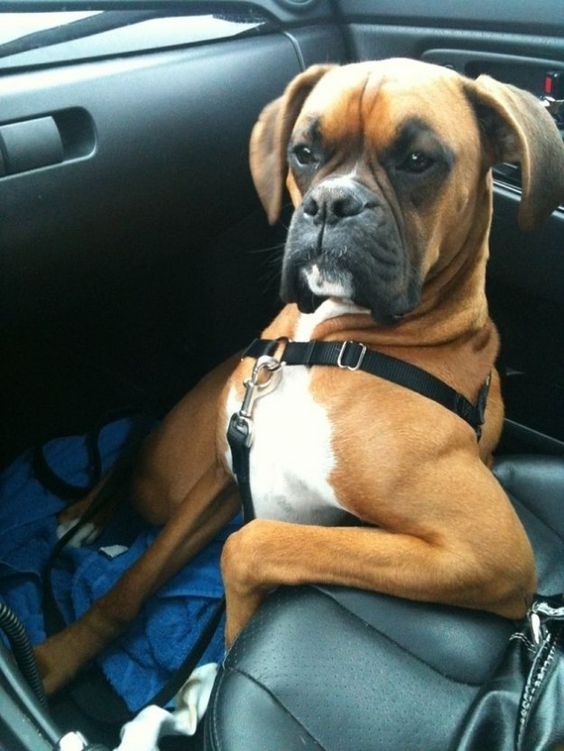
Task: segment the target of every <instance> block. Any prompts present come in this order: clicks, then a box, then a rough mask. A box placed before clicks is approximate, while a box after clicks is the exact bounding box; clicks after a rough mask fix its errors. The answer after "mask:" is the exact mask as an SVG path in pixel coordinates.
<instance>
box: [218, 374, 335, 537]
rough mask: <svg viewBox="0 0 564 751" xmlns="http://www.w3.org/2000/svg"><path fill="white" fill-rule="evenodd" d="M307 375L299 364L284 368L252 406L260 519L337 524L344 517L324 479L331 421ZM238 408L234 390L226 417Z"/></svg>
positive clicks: (255, 502)
mask: <svg viewBox="0 0 564 751" xmlns="http://www.w3.org/2000/svg"><path fill="white" fill-rule="evenodd" d="M310 377H311V376H310V373H309V371H308V370H307V368H306V367H305V366H303V365H294V366H287V367H284V369H283V371H282V377H281V379H280V383H279V384H278V386H277V388H276V389H275V390H274V391H272V392H271V393H269V394H266V395H265V396H263V397H262V398H260V399H259V400H258V401H257V402H256V404H255V410H254V414H253V420H254V424H255V429H254V442H253V445H252V447H251V454H250V476H251V491H252V496H253V505H254V510H255V515H256V516H257V517H258V518H263V519H278V520H281V521H289V522H299V523H301V524H323V525H335V524H339V522H341V521H342V520H344V518H345V516H346V512H345V511H344V509H343V508H342V506H341V505H340V504H339V501H338V499H337V497H336V495H335V492H334V490H333V488H332V487H331V485H330V484H329V482H328V477H329V475H330V473H331V470H332V469H333V466H334V463H335V460H334V456H333V452H332V450H331V425H330V423H329V420H328V419H327V415H326V413H325V410H324V409H323V407H322V406H321V405H319V404H317V402H315V401H314V399H313V397H312V395H311V393H310V390H309V379H310ZM240 406H241V404H240V400H239V399H237V397H236V394H235V389H232V390H231V393H230V394H229V397H228V400H227V415H228V416H229V417H230V416H231V415H232V414H233V412H236V411H237V410H238V409H239V407H240ZM227 453H228V456H227V464H228V466H229V467H231V455H230V451H229V450H228V452H227Z"/></svg>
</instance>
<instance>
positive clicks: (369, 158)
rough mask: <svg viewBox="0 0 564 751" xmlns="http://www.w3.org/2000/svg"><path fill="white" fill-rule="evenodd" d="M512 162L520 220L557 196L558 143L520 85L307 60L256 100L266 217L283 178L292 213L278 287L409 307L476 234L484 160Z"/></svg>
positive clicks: (316, 296)
mask: <svg viewBox="0 0 564 751" xmlns="http://www.w3.org/2000/svg"><path fill="white" fill-rule="evenodd" d="M502 161H503V162H515V161H518V162H520V163H521V166H522V174H523V197H522V201H521V206H520V212H519V221H520V223H521V226H522V227H523V228H525V229H530V228H532V227H534V226H535V225H536V224H537V223H539V222H540V221H542V220H543V219H544V218H546V216H547V215H548V214H549V213H550V212H551V211H552V210H553V209H554V208H555V207H556V206H557V205H558V203H559V202H560V201H564V147H563V145H562V141H561V138H560V136H559V134H558V130H557V128H556V127H555V125H554V123H553V122H552V119H551V118H550V116H549V115H548V114H547V113H546V112H545V110H544V108H543V107H542V105H541V104H540V103H539V102H538V101H537V100H536V99H535V98H534V97H533V96H531V95H529V94H527V93H526V92H524V91H521V90H519V89H516V88H514V87H512V86H508V85H504V84H501V83H498V82H497V81H494V80H493V79H491V78H489V77H487V76H480V77H479V78H478V79H477V80H475V81H473V80H471V79H467V78H463V77H462V76H459V75H458V74H457V73H455V72H453V71H451V70H448V69H446V68H442V67H439V66H435V65H429V64H425V63H421V62H416V61H413V60H407V59H406V60H399V59H398V60H385V61H379V62H373V63H358V64H353V65H346V66H343V67H339V66H331V65H316V66H313V67H311V68H309V69H308V70H306V71H305V72H304V73H302V74H300V75H299V76H297V77H296V78H295V79H294V80H293V81H292V82H291V83H290V84H289V86H288V87H287V89H286V91H285V93H284V94H283V96H282V97H280V98H279V99H277V100H275V101H274V102H272V103H271V104H269V105H268V106H267V107H266V108H265V109H264V111H263V112H262V114H261V116H260V118H259V121H258V122H257V124H256V125H255V128H254V130H253V133H252V137H251V171H252V174H253V179H254V182H255V185H256V188H257V191H258V194H259V196H260V199H261V201H262V203H263V205H264V207H265V209H266V212H267V214H268V218H269V220H270V222H271V223H274V222H275V221H276V220H277V219H278V217H279V214H280V210H281V204H282V195H283V190H284V182H286V186H287V188H288V191H289V193H290V196H291V198H292V202H293V204H294V207H295V212H294V215H293V218H292V222H291V225H290V230H289V233H288V240H287V244H286V250H285V255H284V262H283V268H282V285H281V295H282V298H283V300H284V301H285V302H297V304H298V306H299V308H300V310H301V311H302V312H312V311H313V310H314V309H315V307H316V306H317V305H318V304H319V302H320V301H321V300H322V299H324V298H327V297H338V298H344V299H349V300H351V301H352V302H354V303H355V304H357V305H359V306H361V307H363V308H367V309H369V310H370V311H371V313H372V316H373V318H374V319H375V320H376V321H378V322H380V323H385V324H391V323H394V322H396V321H398V320H400V319H401V318H402V317H403V316H405V315H406V314H408V313H409V312H411V311H412V310H414V309H415V308H416V307H417V305H418V303H419V300H420V298H421V292H422V289H423V285H424V283H425V281H426V280H427V279H429V278H431V277H432V276H433V275H435V274H437V273H439V272H440V270H441V269H444V268H446V267H447V266H448V265H449V264H451V263H452V261H453V260H454V258H455V257H456V256H457V254H459V253H460V252H462V250H463V249H465V248H466V249H467V248H469V247H472V248H473V249H474V250H475V249H476V247H483V245H484V243H485V240H486V237H487V232H488V229H489V222H490V215H491V180H490V178H489V170H490V167H491V166H492V165H493V164H495V163H496V162H502Z"/></svg>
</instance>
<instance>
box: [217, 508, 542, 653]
mask: <svg viewBox="0 0 564 751" xmlns="http://www.w3.org/2000/svg"><path fill="white" fill-rule="evenodd" d="M479 542H480V541H479V540H477V541H472V540H468V539H465V540H464V539H461V538H456V537H450V538H446V539H442V540H439V539H438V538H437V539H436V540H432V541H431V540H425V539H423V538H422V537H418V536H415V535H412V534H405V533H401V532H389V531H386V530H383V529H380V528H374V527H318V526H313V525H312V526H310V525H301V524H291V523H286V522H278V521H266V520H255V521H253V522H251V523H250V524H248V525H246V526H245V527H243V528H242V529H241V530H239V531H238V532H236V533H234V534H233V535H231V536H230V538H229V539H228V540H227V543H226V545H225V547H224V550H223V556H222V573H223V578H224V584H225V592H226V597H227V620H226V642H227V645H228V646H230V645H231V644H232V642H233V641H234V639H235V638H236V637H237V635H238V634H239V632H240V631H241V629H242V628H243V627H244V626H245V625H246V624H247V622H248V620H249V619H250V618H251V616H252V615H253V613H254V612H255V611H256V609H257V608H258V607H259V605H260V604H261V602H262V601H263V600H264V598H265V597H266V595H267V594H268V592H269V591H271V590H272V589H273V588H274V587H276V586H278V585H290V586H295V585H300V584H316V583H318V584H319V583H323V584H334V585H342V586H349V587H356V588H359V589H365V590H371V591H375V592H381V593H383V594H389V595H394V596H397V597H405V598H407V599H411V600H418V601H422V602H437V603H443V604H449V605H457V606H461V607H467V608H475V609H483V610H488V611H490V612H493V613H497V614H498V615H502V616H504V617H507V618H520V617H522V616H523V615H524V614H525V612H526V609H527V605H528V600H529V598H530V595H531V594H532V592H534V587H535V576H534V565H532V563H531V556H530V548H529V547H528V542H527V540H526V539H525V538H523V539H522V540H521V539H519V538H516V539H515V543H514V545H513V546H512V547H509V548H508V549H507V550H506V551H503V550H501V554H498V553H499V551H496V552H494V553H492V554H488V553H484V555H483V559H481V558H480V556H479V554H477V551H478V550H479ZM521 543H522V544H521ZM499 546H500V548H501V547H502V543H501V542H499Z"/></svg>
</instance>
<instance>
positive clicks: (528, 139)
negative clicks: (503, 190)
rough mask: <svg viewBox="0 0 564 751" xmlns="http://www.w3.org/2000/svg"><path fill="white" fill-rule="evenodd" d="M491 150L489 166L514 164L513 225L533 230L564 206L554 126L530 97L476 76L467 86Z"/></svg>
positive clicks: (563, 152)
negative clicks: (516, 200) (517, 189)
mask: <svg viewBox="0 0 564 751" xmlns="http://www.w3.org/2000/svg"><path fill="white" fill-rule="evenodd" d="M467 93H468V95H469V98H470V100H471V102H472V103H473V105H474V107H475V109H476V112H477V115H478V120H479V121H480V125H481V126H482V128H483V130H484V133H485V135H486V138H487V140H488V142H489V144H490V147H491V150H492V161H491V163H492V164H496V163H498V162H520V163H521V175H522V189H523V195H522V197H521V205H520V207H519V215H518V219H519V226H520V227H521V229H524V230H531V229H534V228H535V227H536V226H537V225H538V224H540V223H541V222H542V221H543V220H544V219H546V218H547V217H548V216H549V214H550V213H551V212H552V211H554V209H555V208H556V207H557V206H558V204H559V203H563V202H564V144H563V143H562V138H561V136H560V133H559V132H558V128H557V127H556V125H555V123H554V121H553V120H552V118H551V117H550V115H549V114H548V112H547V111H546V110H545V108H544V107H543V105H542V104H541V103H540V101H539V100H538V99H536V98H535V97H534V96H533V95H532V94H529V93H528V92H526V91H522V90H521V89H518V88H516V87H515V86H510V85H509V84H503V83H499V81H496V80H495V79H493V78H490V77H489V76H479V77H478V78H477V79H476V80H475V81H471V82H469V84H468V85H467Z"/></svg>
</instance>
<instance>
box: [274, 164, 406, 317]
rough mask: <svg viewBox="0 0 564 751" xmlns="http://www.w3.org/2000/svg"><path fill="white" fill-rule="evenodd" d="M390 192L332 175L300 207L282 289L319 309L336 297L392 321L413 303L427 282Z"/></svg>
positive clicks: (307, 308) (304, 306) (303, 306)
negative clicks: (420, 281) (420, 279)
mask: <svg viewBox="0 0 564 751" xmlns="http://www.w3.org/2000/svg"><path fill="white" fill-rule="evenodd" d="M415 277H416V274H415V273H414V269H413V267H412V264H411V262H410V260H409V257H408V254H407V251H406V249H405V246H404V243H403V242H402V240H401V236H400V232H399V230H398V227H397V223H396V220H395V218H394V215H393V213H392V211H391V209H390V207H389V205H388V204H387V202H386V201H385V199H384V198H383V197H382V196H380V195H378V194H377V193H375V192H374V191H372V190H370V189H368V188H367V187H366V186H364V185H362V184H361V183H360V182H358V181H357V180H354V179H352V178H349V177H334V178H327V179H326V180H323V181H322V182H321V183H319V184H318V185H317V186H315V187H314V188H312V189H311V190H310V191H308V193H306V195H305V196H304V199H303V201H302V203H301V205H300V206H299V207H298V208H297V209H296V211H295V213H294V216H293V217H292V222H291V224H290V231H289V233H288V240H287V243H286V250H285V255H284V263H283V267H282V285H281V296H282V299H283V300H284V301H285V302H296V303H297V304H298V307H299V309H300V310H301V311H302V312H303V313H311V312H313V311H314V310H315V309H316V308H317V307H318V305H319V304H320V303H321V302H322V301H323V300H325V299H327V298H329V297H337V298H341V299H344V300H350V301H352V302H353V303H355V304H357V305H359V306H360V307H363V308H368V309H369V310H370V311H371V313H372V315H373V317H374V319H375V320H376V321H378V322H380V323H385V324H391V323H394V322H396V321H398V320H399V319H401V318H402V317H403V316H404V315H405V314H406V313H408V312H409V311H411V310H413V308H414V307H415V306H416V304H417V303H418V301H419V294H420V285H419V284H418V283H414V279H415Z"/></svg>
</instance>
